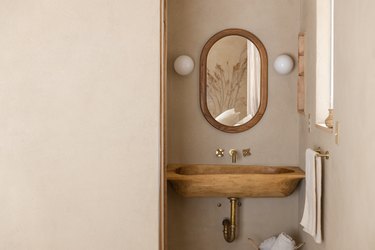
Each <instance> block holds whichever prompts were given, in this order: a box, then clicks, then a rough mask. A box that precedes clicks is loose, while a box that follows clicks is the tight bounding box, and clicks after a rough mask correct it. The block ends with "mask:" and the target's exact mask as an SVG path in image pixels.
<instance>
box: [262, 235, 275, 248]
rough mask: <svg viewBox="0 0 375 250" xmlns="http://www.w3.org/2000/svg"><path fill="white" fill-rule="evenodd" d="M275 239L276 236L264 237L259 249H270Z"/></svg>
mask: <svg viewBox="0 0 375 250" xmlns="http://www.w3.org/2000/svg"><path fill="white" fill-rule="evenodd" d="M276 239H277V238H276V236H272V237H271V238H268V239H266V240H265V241H263V242H262V244H260V246H259V249H260V250H271V249H272V246H273V245H274V244H275V242H276Z"/></svg>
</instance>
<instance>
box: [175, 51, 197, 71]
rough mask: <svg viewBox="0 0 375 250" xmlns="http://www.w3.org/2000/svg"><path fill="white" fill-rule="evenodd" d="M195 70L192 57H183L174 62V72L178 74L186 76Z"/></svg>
mask: <svg viewBox="0 0 375 250" xmlns="http://www.w3.org/2000/svg"><path fill="white" fill-rule="evenodd" d="M193 69H194V61H193V59H191V57H189V56H186V55H182V56H179V57H177V58H176V60H175V61H174V70H175V71H176V72H177V74H179V75H182V76H186V75H188V74H190V73H191V72H193Z"/></svg>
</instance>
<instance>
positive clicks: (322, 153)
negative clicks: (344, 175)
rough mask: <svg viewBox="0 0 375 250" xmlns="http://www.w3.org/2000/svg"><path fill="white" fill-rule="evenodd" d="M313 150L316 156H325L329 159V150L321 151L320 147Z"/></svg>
mask: <svg viewBox="0 0 375 250" xmlns="http://www.w3.org/2000/svg"><path fill="white" fill-rule="evenodd" d="M315 152H317V155H316V156H317V157H322V158H325V159H326V160H329V151H325V152H323V151H322V150H321V149H320V148H318V149H316V150H315Z"/></svg>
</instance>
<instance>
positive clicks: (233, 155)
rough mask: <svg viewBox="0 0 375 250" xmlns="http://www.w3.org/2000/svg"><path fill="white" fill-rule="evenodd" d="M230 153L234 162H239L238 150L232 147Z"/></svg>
mask: <svg viewBox="0 0 375 250" xmlns="http://www.w3.org/2000/svg"><path fill="white" fill-rule="evenodd" d="M229 155H230V156H232V163H236V162H237V150H235V149H231V150H229Z"/></svg>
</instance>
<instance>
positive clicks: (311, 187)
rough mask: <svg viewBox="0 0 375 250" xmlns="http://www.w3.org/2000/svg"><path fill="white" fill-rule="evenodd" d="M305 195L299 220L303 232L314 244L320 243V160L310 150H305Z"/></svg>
mask: <svg viewBox="0 0 375 250" xmlns="http://www.w3.org/2000/svg"><path fill="white" fill-rule="evenodd" d="M305 172H306V194H305V208H304V211H303V216H302V220H301V225H302V226H303V230H304V231H305V232H306V233H308V234H310V235H311V236H312V237H313V238H314V239H315V242H316V243H322V233H321V197H322V159H321V157H317V153H316V152H315V151H314V150H312V149H307V150H306V169H305Z"/></svg>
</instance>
